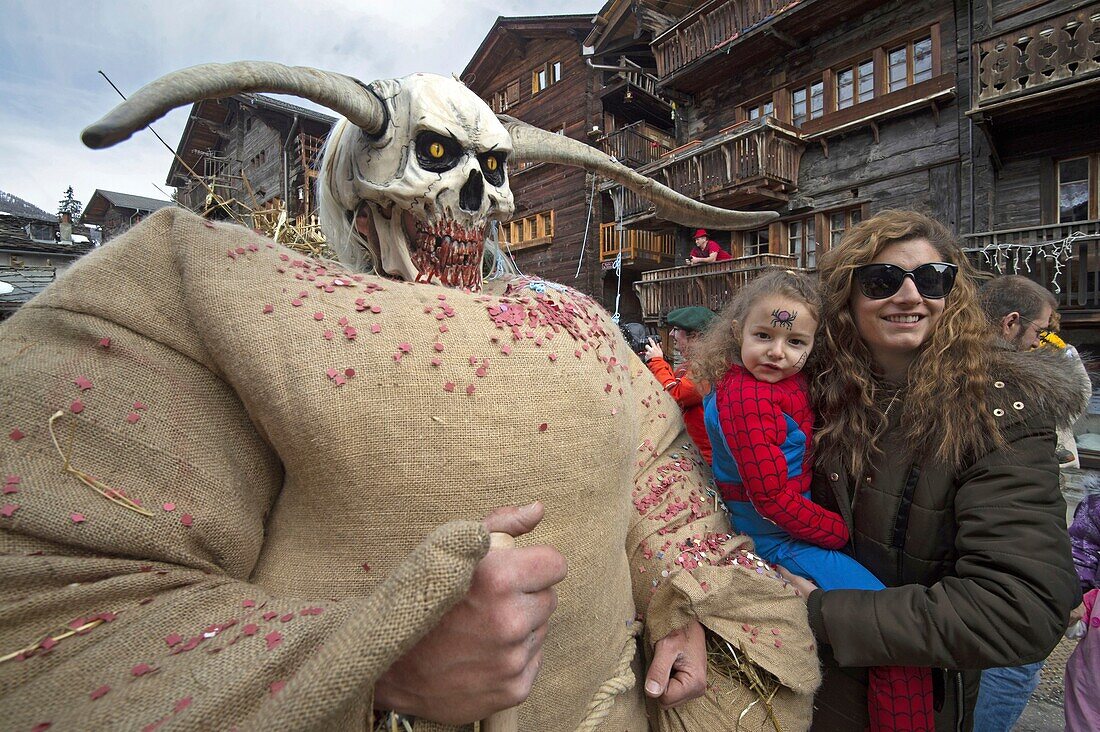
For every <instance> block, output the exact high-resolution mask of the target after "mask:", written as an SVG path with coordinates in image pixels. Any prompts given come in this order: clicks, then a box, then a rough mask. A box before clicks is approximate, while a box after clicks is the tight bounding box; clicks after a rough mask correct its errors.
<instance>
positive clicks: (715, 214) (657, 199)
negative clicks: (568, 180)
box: [497, 115, 779, 231]
mask: <svg viewBox="0 0 1100 732" xmlns="http://www.w3.org/2000/svg"><path fill="white" fill-rule="evenodd" d="M497 116H498V118H499V119H500V121H501V123H503V124H504V126H505V127H506V128H507V129H508V133H509V134H510V135H511V136H512V148H513V159H514V160H516V161H538V162H545V163H560V164H562V165H575V166H577V167H580V168H584V169H585V170H587V171H589V172H591V173H599V174H600V175H602V176H604V177H605V178H609V179H611V180H613V181H615V182H616V183H619V184H621V185H623V186H626V187H627V188H629V189H630V190H632V191H634V192H635V193H637V194H638V195H640V196H643V197H644V198H647V199H648V200H650V201H652V202H653V204H654V205H655V206H656V207H657V216H658V217H659V218H662V219H667V220H668V221H674V222H676V223H678V224H683V225H684V226H689V227H699V228H702V229H718V230H720V231H731V230H738V229H755V228H757V227H760V226H764V225H766V224H768V223H770V222H772V221H775V220H776V219H777V218H779V214H777V213H776V212H774V211H731V210H729V209H725V208H718V207H716V206H709V205H707V204H705V203H700V202H699V201H695V200H693V199H691V198H688V197H687V196H684V195H682V194H680V193H677V192H676V191H674V190H672V189H671V188H669V187H668V186H665V185H662V184H661V183H658V182H657V181H655V180H653V179H652V178H650V177H648V176H644V175H641V174H640V173H637V172H635V171H633V170H631V169H630V168H628V167H626V166H625V165H623V164H622V163H618V162H615V161H614V160H612V159H611V158H610V157H608V156H607V155H605V154H604V153H602V152H600V151H599V150H597V149H596V148H594V147H592V146H590V145H586V144H584V143H583V142H580V141H578V140H574V139H572V138H569V137H565V136H564V135H558V134H555V133H553V132H547V131H546V130H541V129H539V128H538V127H532V126H531V125H529V124H527V123H526V122H521V121H520V120H518V119H516V118H515V117H509V116H508V115H497Z"/></svg>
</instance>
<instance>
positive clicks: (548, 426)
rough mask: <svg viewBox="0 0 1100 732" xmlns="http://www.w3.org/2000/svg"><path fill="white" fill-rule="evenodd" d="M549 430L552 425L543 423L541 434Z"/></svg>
mask: <svg viewBox="0 0 1100 732" xmlns="http://www.w3.org/2000/svg"><path fill="white" fill-rule="evenodd" d="M549 428H550V425H548V424H546V423H545V422H543V423H542V424H540V425H539V432H545V431H546V430H547V429H549Z"/></svg>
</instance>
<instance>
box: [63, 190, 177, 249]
mask: <svg viewBox="0 0 1100 732" xmlns="http://www.w3.org/2000/svg"><path fill="white" fill-rule="evenodd" d="M171 205H172V202H171V201H165V200H162V199H158V198H147V197H145V196H135V195H133V194H131V193H119V192H117V191H104V190H101V189H99V188H97V189H96V191H95V193H93V194H92V197H91V198H90V199H88V205H87V207H85V209H84V213H83V214H82V215H81V217H80V219H81V221H83V222H85V223H89V224H95V225H97V226H99V229H100V232H102V233H101V237H102V243H104V244H106V243H107V242H109V241H110V240H111V239H114V238H115V237H116V236H119V235H121V234H124V233H126V232H127V231H129V230H130V228H131V227H132V226H134V225H136V224H137V223H138V222H140V221H141V220H142V219H144V218H145V217H146V216H148V215H149V214H151V213H153V212H154V211H159V210H160V209H162V208H164V207H165V206H171Z"/></svg>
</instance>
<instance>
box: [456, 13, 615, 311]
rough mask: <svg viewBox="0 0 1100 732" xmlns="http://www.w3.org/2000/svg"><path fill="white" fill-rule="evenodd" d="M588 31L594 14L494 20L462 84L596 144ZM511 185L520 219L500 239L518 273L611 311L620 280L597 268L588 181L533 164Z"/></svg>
mask: <svg viewBox="0 0 1100 732" xmlns="http://www.w3.org/2000/svg"><path fill="white" fill-rule="evenodd" d="M591 28H592V16H591V15H552V16H544V17H534V18H528V17H512V18H505V17H501V18H497V20H496V22H495V23H494V24H493V27H492V28H491V29H490V30H489V33H488V34H487V35H486V36H485V39H484V40H483V41H482V43H481V45H480V46H479V47H478V49H477V52H476V53H474V56H473V58H472V59H471V60H470V62H469V63H468V64H467V65H466V68H465V70H464V71H463V72H462V76H461V78H462V81H463V82H464V83H465V84H466V86H468V87H469V88H470V89H471V90H472V91H473V92H474V93H476V94H478V95H479V96H480V97H482V98H483V99H484V100H485V101H486V102H487V103H488V104H489V106H491V107H492V108H493V110H494V111H496V112H498V113H507V114H509V115H512V116H514V117H517V118H519V119H521V120H523V121H525V122H528V123H530V124H532V125H535V126H537V127H541V128H543V129H545V130H551V131H554V132H558V133H559V134H563V135H568V136H569V137H572V138H575V139H578V140H582V141H584V142H587V143H590V144H594V143H596V142H597V140H598V138H599V137H600V135H601V133H600V132H599V128H600V125H601V124H602V109H601V106H600V102H599V97H598V96H597V92H598V91H599V89H600V85H599V80H598V76H599V72H597V71H596V70H594V69H592V68H591V67H590V66H588V65H587V64H586V63H585V57H584V56H583V55H582V50H583V49H582V42H583V41H584V37H585V36H586V35H587V34H588V32H589V31H590V30H591ZM593 130H595V134H593ZM509 182H510V185H511V187H512V192H513V194H514V195H515V201H516V212H515V217H514V218H513V219H512V220H511V221H508V222H506V223H504V224H503V225H502V226H501V227H500V228H499V230H498V240H499V241H500V242H501V244H502V246H503V247H504V248H505V250H506V251H508V252H509V253H510V254H511V255H512V257H513V258H514V259H515V262H516V265H517V266H518V267H519V269H520V271H522V272H524V273H528V274H535V275H538V276H540V277H545V278H546V279H550V280H555V281H557V282H561V283H564V284H567V285H570V286H572V287H576V288H577V289H578V290H581V291H583V292H586V293H588V294H590V295H592V296H593V297H595V298H596V299H597V300H599V301H601V302H603V304H605V305H606V306H607V307H609V308H612V309H613V308H614V300H615V290H616V282H615V280H614V278H605V277H604V273H603V270H602V268H601V267H600V246H601V243H600V240H599V227H598V223H599V221H600V216H601V214H600V212H599V201H598V200H595V201H594V203H593V198H594V197H596V194H595V193H594V192H593V182H594V180H593V178H592V177H591V176H588V175H587V174H586V173H585V172H584V171H583V170H581V169H579V168H570V167H565V166H559V165H549V164H545V163H539V164H533V165H526V166H523V167H516V166H511V167H510V168H509Z"/></svg>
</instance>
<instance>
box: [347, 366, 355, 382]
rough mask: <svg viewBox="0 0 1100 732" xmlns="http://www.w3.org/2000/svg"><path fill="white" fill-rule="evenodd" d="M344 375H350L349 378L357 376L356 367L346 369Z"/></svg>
mask: <svg viewBox="0 0 1100 732" xmlns="http://www.w3.org/2000/svg"><path fill="white" fill-rule="evenodd" d="M344 376H346V377H348V378H349V379H350V378H352V377H353V376H355V369H352V368H347V369H344Z"/></svg>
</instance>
